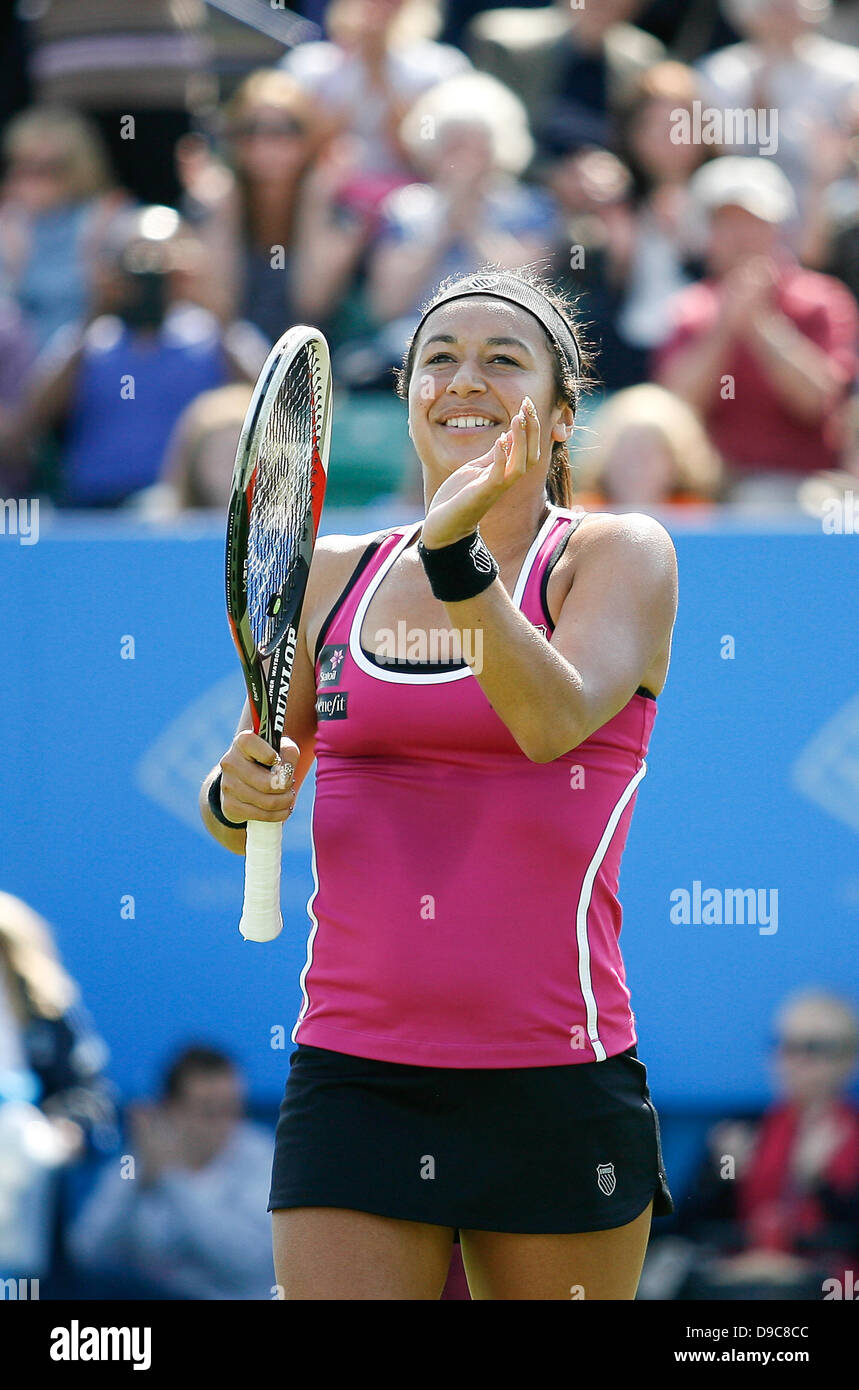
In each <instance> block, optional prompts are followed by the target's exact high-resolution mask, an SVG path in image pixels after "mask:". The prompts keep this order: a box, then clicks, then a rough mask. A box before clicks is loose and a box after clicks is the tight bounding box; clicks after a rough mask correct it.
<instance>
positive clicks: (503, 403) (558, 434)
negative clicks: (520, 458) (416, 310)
mask: <svg viewBox="0 0 859 1390" xmlns="http://www.w3.org/2000/svg"><path fill="white" fill-rule="evenodd" d="M525 396H530V397H531V399H532V401H533V402H534V405H535V406H536V408H537V415H538V418H539V421H540V462H541V466H542V467H541V472H542V475H543V477H544V478H545V473H546V471H548V467H549V464H550V462H551V456H552V445H553V444H554V443H555V442H556V441H557V440H566V439H567V438H568V436H569V431H570V429H571V428H572V423H573V415H572V411H571V409H570V407H569V406H568V405H564V404H560V405H559V404H558V403H557V400H556V388H555V382H554V373H553V359H552V353H551V349H550V347H549V344H548V341H547V339H546V335H545V333H544V332H543V329H542V328H541V327H540V324H539V323H538V322H537V320H536V319H535V318H534V317H533V315H532V314H529V313H528V311H527V310H526V309H521V308H519V306H518V305H516V304H511V303H509V302H508V301H506V300H502V299H492V298H486V299H483V298H479V297H477V296H470V297H469V298H467V299H461V300H453V301H452V302H451V303H450V304H443V305H441V306H440V307H439V308H438V309H435V310H434V311H433V312H432V313H431V314H430V316H429V318H428V319H427V321H426V323H425V324H424V326H423V328H422V329H421V332H420V338H419V340H418V343H417V348H416V351H415V355H414V367H413V370H412V375H411V379H410V381H409V433H410V434H411V436H412V442H413V443H414V446H415V449H416V451H417V454H418V457H419V459H420V460H421V463H422V465H423V466H424V468H426V469H428V470H430V471H431V472H434V473H436V474H441V475H444V476H446V475H447V474H449V473H453V472H454V471H455V470H456V469H457V468H461V467H462V465H463V464H464V463H468V462H469V461H470V460H471V459H475V458H479V457H480V456H481V455H482V454H485V453H486V452H487V451H488V450H489V449H490V448H491V447H492V445H493V444H494V443H495V441H496V439H498V437H499V435H501V434H503V433H504V431H505V430H507V429H509V428H510V422H511V420H512V419H513V416H514V415H515V414H516V413H517V411H518V410H519V409H520V407H521V405H522V401H523V399H524V397H525ZM457 420H458V421H460V422H465V423H459V424H457V423H454V422H455V421H457Z"/></svg>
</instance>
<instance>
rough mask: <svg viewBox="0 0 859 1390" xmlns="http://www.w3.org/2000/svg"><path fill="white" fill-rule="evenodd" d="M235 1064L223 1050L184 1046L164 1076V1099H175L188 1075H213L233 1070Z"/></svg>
mask: <svg viewBox="0 0 859 1390" xmlns="http://www.w3.org/2000/svg"><path fill="white" fill-rule="evenodd" d="M235 1070H236V1065H235V1063H234V1062H233V1060H232V1058H230V1057H228V1056H227V1054H226V1053H225V1052H219V1051H218V1050H217V1048H214V1047H199V1046H192V1047H186V1048H184V1050H183V1051H182V1052H180V1053H179V1054H178V1056H176V1057H174V1059H173V1061H172V1062H171V1063H170V1066H169V1067H168V1068H167V1072H166V1075H165V1077H164V1085H163V1095H164V1099H165V1100H176V1099H177V1097H178V1096H179V1094H180V1093H181V1091H182V1090H183V1088H184V1086H185V1083H186V1082H187V1080H188V1077H189V1076H194V1075H200V1076H215V1075H218V1074H221V1073H223V1072H234V1071H235Z"/></svg>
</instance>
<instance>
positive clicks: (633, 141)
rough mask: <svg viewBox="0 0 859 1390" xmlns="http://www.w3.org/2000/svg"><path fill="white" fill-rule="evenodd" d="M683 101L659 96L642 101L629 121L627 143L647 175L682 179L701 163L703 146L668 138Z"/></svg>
mask: <svg viewBox="0 0 859 1390" xmlns="http://www.w3.org/2000/svg"><path fill="white" fill-rule="evenodd" d="M688 109H689V108H688V107H686V106H685V105H683V104H680V105H678V104H677V103H676V102H673V101H669V100H666V99H665V98H662V97H659V98H654V99H653V100H651V101H648V102H645V104H644V105H643V106H642V107H641V109H640V110H639V112H638V114H637V116H636V118H635V120H634V121H633V123H632V129H631V131H630V135H629V143H630V146H631V148H632V152H633V154H634V155H635V157H636V159H637V160H638V163H639V164H640V165H641V168H642V169H643V170H644V172H645V173H646V174H647V175H648V177H649V178H651V179H656V180H663V179H665V180H670V181H671V182H685V181H686V179H687V178H689V176H690V174H692V173H694V171H695V170H696V169H697V168H698V165H699V164H700V163H701V160H702V157H703V154H704V150H703V148H702V146H701V145H696V144H693V143H692V141H691V140H689V141H686V142H685V143H684V142H681V141H675V140H672V138H671V135H672V131H677V130H678V129H682V127H679V126H678V121H677V118H676V114H675V113H676V112H677V111H687V110H688Z"/></svg>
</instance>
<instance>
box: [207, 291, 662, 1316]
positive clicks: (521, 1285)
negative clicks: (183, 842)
mask: <svg viewBox="0 0 859 1390" xmlns="http://www.w3.org/2000/svg"><path fill="white" fill-rule="evenodd" d="M581 373H582V354H581V352H580V350H579V344H578V342H577V329H576V325H575V321H574V318H573V316H572V314H571V312H570V310H569V308H568V306H567V305H566V304H565V303H564V302H563V301H562V300H560V299H558V298H557V297H556V296H555V295H554V294H553V293H552V292H551V290H550V289H549V288H548V287H547V286H546V285H545V284H544V283H543V282H542V281H541V279H540V278H539V277H538V276H536V275H534V274H532V273H530V272H528V273H522V272H516V273H515V274H511V273H508V272H496V271H490V272H487V273H485V274H484V273H481V274H479V275H474V276H469V277H466V278H459V279H457V280H455V281H454V282H452V283H446V284H444V285H443V286H442V288H441V289H440V290H439V291H438V292H437V294H436V296H435V298H434V300H433V301H432V303H431V305H430V307H429V309H428V310H427V312H426V313H425V314H424V317H423V319H422V320H421V322H420V325H419V327H418V328H417V330H416V332H415V335H414V337H413V339H412V342H411V344H410V347H409V350H408V353H407V357H406V361H405V364H404V368H403V371H402V374H401V378H400V392H401V394H402V395H403V396H404V397H406V399H407V401H408V413H409V432H410V434H411V437H412V440H413V442H414V446H415V449H416V451H417V454H418V457H419V459H420V461H421V465H422V469H423V479H424V492H425V498H426V515H425V517H424V519H423V520H422V521H420V522H417V523H415V524H409V525H403V526H395V527H393V528H391V529H390V530H387V531H385V532H383V533H381V534H376V535H369V536H368V535H365V536H360V537H347V536H334V537H326V538H325V539H322V540H320V541H319V542H318V544H317V547H316V552H315V556H314V560H313V565H312V568H311V574H310V580H309V585H308V592H307V598H306V601H305V606H304V612H303V617H302V626H301V633H300V636H299V648H298V655H297V656H296V659H295V668H294V674H293V678H292V686H291V689H290V695H289V705H288V712H287V724H286V734H287V735H288V737H285V738H284V741H283V744H282V746H281V761H282V762H285V763H287V764H288V765H289V766H290V767H291V768H294V775H293V776H292V782H291V786H290V787H289V788H288V789H287V791H285V792H284V791H282V790H276V789H275V788H274V786H273V782H274V781H275V780H276V779H273V778H272V776H271V774H270V773H269V770H268V766H267V765H271V764H273V763H274V762H275V760H276V759H275V754H274V752H273V750H272V749H271V748H270V747H269V746H268V745H267V744H266V743H264V742H263V741H262V740H261V739H260V738H258V737H257V736H256V735H255V734H254V733H253V732H252V730H251V727H250V724H251V721H250V716H249V713H248V710H247V707H246V708H245V711H244V713H243V716H242V719H241V721H240V725H239V731H238V732H237V735H236V738H235V740H234V742H233V744H232V746H231V748H230V750H229V751H228V752H227V753H226V754H225V756H224V757H223V758H222V759H221V762H220V764H219V766H218V767H217V768H214V769H213V770H212V773H210V775H209V778H208V779H207V781H206V783H205V784H204V786H203V789H202V793H201V805H202V807H203V813H204V817H205V819H206V823H207V825H208V827H209V829H210V830H211V832H212V833H213V835H214V836H215V837H216V838H217V839H218V840H219V841H220V842H221V843H222V844H224V845H225V846H227V847H228V848H229V849H231V850H234V851H235V852H236V853H242V851H243V845H244V830H243V823H244V822H245V821H246V820H247V819H248V818H252V819H255V820H273V821H278V820H279V821H283V820H286V818H287V817H288V816H289V814H290V812H291V811H292V808H293V805H294V802H295V796H296V794H297V791H298V788H299V787H300V785H301V782H302V780H303V778H304V777H305V775H306V773H307V771H308V768H309V767H310V766H311V763H312V761H313V758H314V756H315V757H316V760H317V768H316V796H315V803H314V812H313V863H314V879H315V883H316V888H315V891H314V894H313V896H312V898H311V900H310V903H309V904H308V911H309V914H310V918H311V922H312V928H311V931H310V937H309V941H308V950H307V964H306V966H305V968H304V971H303V972H302V977H301V985H302V990H303V996H304V998H303V1004H302V1007H301V1011H300V1014H299V1019H298V1022H297V1024H296V1028H295V1031H294V1033H293V1035H292V1036H293V1041H294V1043H295V1044H296V1048H295V1051H294V1052H293V1054H292V1056H291V1058H290V1072H289V1078H288V1081H287V1084H286V1091H285V1096H284V1100H283V1104H282V1106H281V1113H280V1119H279V1123H278V1127H277V1136H276V1146H275V1158H274V1165H273V1173H272V1185H271V1196H270V1202H269V1209H270V1210H271V1211H272V1212H273V1229H274V1250H275V1269H276V1278H277V1280H278V1283H279V1284H280V1285H281V1286H282V1289H283V1296H284V1297H285V1298H288V1299H436V1298H439V1297H440V1295H441V1292H442V1289H443V1287H444V1284H445V1279H446V1276H447V1272H448V1266H449V1262H450V1257H451V1244H452V1241H453V1240H454V1238H455V1233H456V1232H457V1231H458V1233H459V1239H460V1243H461V1248H462V1256H463V1262H464V1265H465V1269H466V1273H467V1277H468V1282H469V1286H470V1290H471V1294H472V1297H474V1298H478V1299H569V1298H584V1299H631V1298H633V1297H634V1295H635V1291H636V1288H637V1284H638V1280H639V1277H640V1273H641V1267H642V1262H643V1259H644V1252H645V1247H646V1244H647V1238H648V1232H649V1228H650V1221H651V1215H652V1214H653V1213H655V1214H657V1215H659V1214H662V1213H667V1212H669V1211H670V1210H671V1209H672V1204H671V1197H670V1193H669V1191H668V1187H667V1183H666V1178H665V1173H664V1170H663V1165H662V1156H661V1148H660V1140H659V1126H658V1120H657V1117H656V1112H655V1110H654V1108H653V1105H652V1103H651V1100H650V1094H649V1090H648V1086H647V1073H646V1069H645V1067H644V1065H643V1063H642V1062H641V1061H640V1060H639V1059H638V1056H637V1052H636V1042H637V1035H636V1029H635V1020H634V1017H633V1014H632V1012H631V1010H630V1003H629V1001H630V995H629V991H628V989H627V987H626V983H625V975H624V967H623V961H622V958H621V954H620V950H619V945H618V936H619V932H620V926H621V907H620V903H619V902H618V898H617V888H618V877H619V869H620V859H621V854H622V850H623V846H624V842H625V840H626V836H627V832H628V829H629V823H630V818H631V815H632V809H633V806H634V803H635V798H636V795H637V790H638V785H639V782H640V781H641V779H642V777H643V776H644V774H645V771H646V763H645V756H646V753H647V747H648V740H649V737H650V733H651V729H652V727H653V722H654V718H655V713H656V696H657V695H658V694H659V692H660V691H661V689H662V686H663V683H664V681H665V677H666V672H667V668H668V661H669V654H670V645H671V632H672V626H673V622H674V617H675V612H676V592H677V577H676V562H675V555H674V549H673V546H672V543H671V540H670V538H669V536H668V534H667V533H666V531H665V530H664V529H663V527H662V526H661V525H659V524H658V523H657V522H656V521H655V520H653V519H651V518H650V517H647V516H642V515H625V516H614V515H610V514H598V513H584V512H583V511H581V509H577V508H574V507H573V506H572V505H571V503H572V491H571V482H570V470H569V461H568V456H567V449H566V446H567V441H568V439H569V437H570V434H571V432H572V429H573V421H574V414H575V408H576V402H577V399H578V392H579V383H580V379H581ZM434 638H435V643H436V645H435V647H434V646H433V640H434ZM443 639H446V640H448V641H450V642H451V648H449V649H448V650H447V651H445V649H444V646H443ZM457 640H459V642H460V646H461V650H462V652H463V653H464V657H465V659H463V660H458V659H447V658H448V657H450V656H451V653H453V654H454V655H458V653H459V648H457V647H456V642H457ZM439 652H441V658H440V657H439ZM421 658H422V659H421Z"/></svg>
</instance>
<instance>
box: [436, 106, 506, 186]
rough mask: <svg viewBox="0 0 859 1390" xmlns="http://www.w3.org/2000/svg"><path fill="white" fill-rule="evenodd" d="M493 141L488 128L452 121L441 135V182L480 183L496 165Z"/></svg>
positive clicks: (438, 157) (438, 165) (438, 161)
mask: <svg viewBox="0 0 859 1390" xmlns="http://www.w3.org/2000/svg"><path fill="white" fill-rule="evenodd" d="M494 162H495V159H494V151H493V149H492V140H491V137H490V134H489V131H488V130H487V128H486V126H484V125H480V124H478V123H477V122H473V121H451V122H449V123H447V124H445V125H444V126H443V127H442V129H441V130H440V131H439V139H438V148H437V154H436V161H435V168H436V177H437V179H438V181H439V182H441V183H444V182H445V181H446V180H448V179H450V178H451V177H452V178H453V179H455V180H456V181H457V182H460V183H461V182H465V181H467V182H469V183H479V182H480V181H481V180H482V179H484V178H486V176H487V174H489V173H490V172H491V171H492V168H493V165H494Z"/></svg>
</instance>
